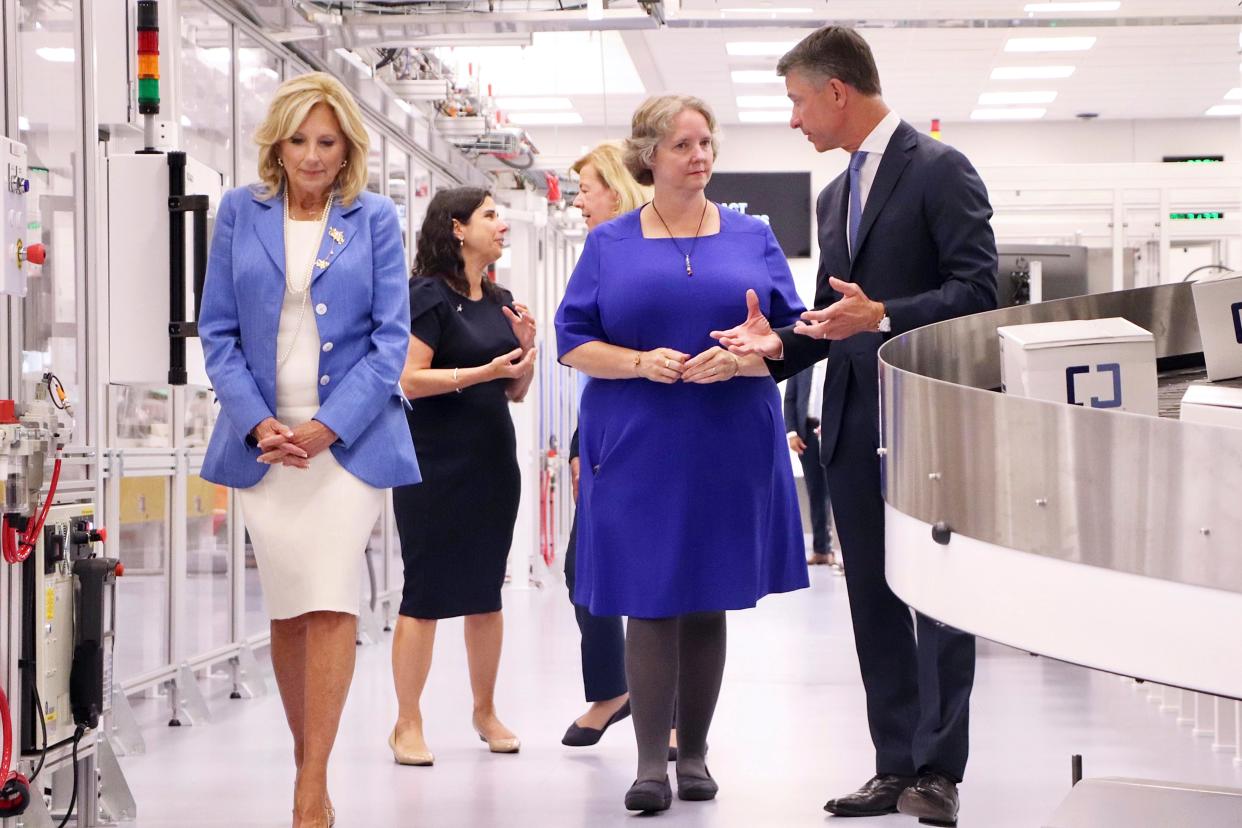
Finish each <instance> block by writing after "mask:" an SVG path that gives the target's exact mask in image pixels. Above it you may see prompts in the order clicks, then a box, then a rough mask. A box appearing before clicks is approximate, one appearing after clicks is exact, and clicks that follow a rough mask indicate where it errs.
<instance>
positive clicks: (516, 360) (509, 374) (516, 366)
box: [488, 347, 538, 379]
mask: <svg viewBox="0 0 1242 828" xmlns="http://www.w3.org/2000/svg"><path fill="white" fill-rule="evenodd" d="M537 351H538V349H537V348H534V347H532V348H530V349H529V350H527V351H526V353H525V354H523V353H522V349H521V348H514V349H513V350H512V351H510V352H509V353H507V354H501V355H500V356H498V357H496V358H495V359H493V360H492V361H491V362H489V363H488V368H489V369H490V370H491V372H492V379H519V378H520V377H524V376H526V375H527V374H529V373H530V372H531V371H534V370H535V355H536V352H537Z"/></svg>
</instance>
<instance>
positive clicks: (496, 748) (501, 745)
mask: <svg viewBox="0 0 1242 828" xmlns="http://www.w3.org/2000/svg"><path fill="white" fill-rule="evenodd" d="M479 741H480V742H487V749H488V750H490V751H491V752H492V753H517V752H518V751H519V750H521V749H522V740H521V739H519V738H518V737H516V736H514V737H512V738H510V739H489V738H487V737H486V736H484V735H483V734H482V733H480V734H479Z"/></svg>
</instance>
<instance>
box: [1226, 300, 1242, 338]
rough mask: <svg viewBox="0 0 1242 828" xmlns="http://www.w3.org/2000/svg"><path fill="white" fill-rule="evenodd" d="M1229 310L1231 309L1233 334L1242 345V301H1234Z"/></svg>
mask: <svg viewBox="0 0 1242 828" xmlns="http://www.w3.org/2000/svg"><path fill="white" fill-rule="evenodd" d="M1229 310H1231V311H1233V335H1234V337H1236V338H1237V340H1238V344H1239V345H1242V302H1234V303H1233V304H1232V305H1230V307H1229Z"/></svg>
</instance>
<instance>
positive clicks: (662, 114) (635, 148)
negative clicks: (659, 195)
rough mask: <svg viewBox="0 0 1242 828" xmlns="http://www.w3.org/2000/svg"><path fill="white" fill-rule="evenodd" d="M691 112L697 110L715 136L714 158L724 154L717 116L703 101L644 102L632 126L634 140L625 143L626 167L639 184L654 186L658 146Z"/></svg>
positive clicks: (681, 98)
mask: <svg viewBox="0 0 1242 828" xmlns="http://www.w3.org/2000/svg"><path fill="white" fill-rule="evenodd" d="M687 109H691V110H694V111H695V112H697V113H699V114H700V115H702V116H703V118H704V119H705V120H706V121H707V129H708V130H709V131H710V132H711V134H712V158H713V159H715V157H716V155H718V154H719V152H720V140H719V135H720V133H719V130H718V129H717V126H716V115H715V113H713V112H712V108H711V107H710V106H708V105H707V102H706V101H704V100H703V99H702V98H696V97H694V96H693V95H657V96H656V97H654V98H648V99H647V100H645V101H643V103H642V106H640V107H638V109H636V110H634V118H633V120H632V121H631V123H630V137H629V138H627V139H625V166H626V168H627V169H628V170H629V171H630V174H631V175H633V176H634V180H635V181H637V182H638V183H639V184H645V185H646V186H648V187H649V186H651V185H652V184H653V183H655V179H654V178H653V177H652V175H651V161H652V159H654V158H655V151H656V145H657V144H659V143H660V142H661V141H663V140H664V139H665V138H667V137H668V134H669V132H671V131H672V129H673V119H674V118H676V117H677V116H678V115H680V114H681V113H682V112H684V111H686V110H687Z"/></svg>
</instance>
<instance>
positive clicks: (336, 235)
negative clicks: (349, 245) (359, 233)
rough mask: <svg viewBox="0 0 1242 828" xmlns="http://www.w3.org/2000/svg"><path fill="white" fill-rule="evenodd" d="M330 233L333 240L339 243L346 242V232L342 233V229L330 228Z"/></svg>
mask: <svg viewBox="0 0 1242 828" xmlns="http://www.w3.org/2000/svg"><path fill="white" fill-rule="evenodd" d="M328 235H329V236H331V237H332V241H334V242H336V243H337V244H344V243H345V234H344V233H342V232H341V231H340V230H337V229H336V228H335V227H329V228H328Z"/></svg>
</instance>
